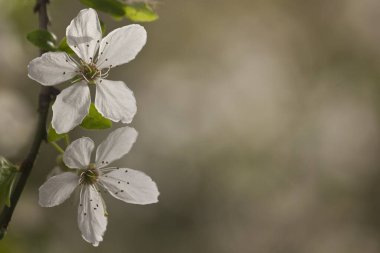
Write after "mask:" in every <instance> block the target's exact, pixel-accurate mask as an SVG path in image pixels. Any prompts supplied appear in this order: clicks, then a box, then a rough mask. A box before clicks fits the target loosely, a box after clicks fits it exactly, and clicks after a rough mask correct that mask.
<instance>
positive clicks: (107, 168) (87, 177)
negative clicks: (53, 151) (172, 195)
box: [28, 8, 159, 246]
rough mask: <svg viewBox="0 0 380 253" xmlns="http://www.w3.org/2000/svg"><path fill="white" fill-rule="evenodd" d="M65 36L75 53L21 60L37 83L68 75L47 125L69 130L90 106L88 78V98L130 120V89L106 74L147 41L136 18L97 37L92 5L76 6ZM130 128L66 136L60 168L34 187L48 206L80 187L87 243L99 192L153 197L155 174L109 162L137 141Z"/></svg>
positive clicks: (101, 213) (98, 234)
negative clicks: (99, 137)
mask: <svg viewBox="0 0 380 253" xmlns="http://www.w3.org/2000/svg"><path fill="white" fill-rule="evenodd" d="M66 38H67V44H68V45H69V46H70V48H71V49H72V50H73V51H74V53H75V55H69V54H67V53H65V52H47V53H45V54H43V55H42V56H41V57H38V58H36V59H34V60H32V61H31V62H30V63H29V65H28V76H29V77H30V78H31V79H33V80H35V81H37V82H39V83H40V84H42V85H44V86H53V85H58V84H61V83H64V82H67V81H70V84H71V85H70V86H69V87H67V88H65V89H63V90H62V91H61V92H60V94H59V95H58V96H57V97H56V100H55V102H54V104H53V106H52V110H53V118H52V127H53V128H54V129H55V131H56V132H57V133H58V134H62V133H68V132H69V131H71V130H72V129H74V128H75V127H76V126H78V125H79V124H81V122H82V121H83V119H84V118H85V117H86V116H87V114H88V113H89V109H90V106H91V94H90V86H94V87H95V90H96V93H95V99H94V106H95V108H96V109H97V111H98V112H99V113H100V114H101V115H102V116H103V117H104V118H107V119H110V120H111V121H114V122H122V123H125V124H129V123H131V122H132V120H133V117H134V115H135V114H136V111H137V107H136V100H135V97H134V95H133V92H132V91H131V90H130V89H129V88H128V87H127V86H126V84H125V83H124V82H122V81H111V80H108V79H107V77H108V76H109V73H110V70H111V69H112V68H114V67H117V66H119V65H121V64H124V63H128V62H129V61H131V60H133V59H134V58H135V57H136V55H137V54H138V53H139V52H140V50H141V49H142V48H143V46H144V45H145V43H146V39H147V34H146V31H145V29H144V27H142V26H140V25H136V24H133V25H127V26H124V27H121V28H118V29H115V30H114V31H112V32H110V33H109V34H108V35H107V36H105V37H104V38H102V30H101V26H100V22H99V19H98V15H97V13H96V11H95V10H93V9H91V8H90V9H84V10H81V11H80V12H79V14H78V15H77V17H75V18H74V19H73V20H72V21H71V23H70V25H69V26H68V27H67V29H66ZM136 138H137V131H136V130H135V129H134V128H132V127H129V126H124V127H121V128H119V129H116V130H115V131H113V132H112V133H110V134H109V136H108V137H107V138H106V139H105V140H104V141H103V142H102V143H101V144H100V145H99V146H98V147H97V149H96V154H95V162H91V154H92V152H93V150H94V148H95V144H94V142H93V141H92V140H91V139H90V138H88V137H82V138H80V139H77V140H75V141H73V142H72V143H71V144H70V145H68V147H67V148H66V150H65V151H64V154H63V162H64V164H65V166H66V167H68V168H69V170H68V171H67V172H63V173H60V174H58V175H55V176H52V177H50V178H48V180H47V181H46V182H45V183H44V184H43V185H42V186H41V187H40V189H39V204H40V205H41V206H43V207H53V206H56V205H59V204H61V203H63V202H64V201H65V200H66V199H68V198H69V197H70V195H71V194H72V193H73V192H74V190H75V189H77V188H78V189H79V191H80V198H79V204H78V205H79V207H78V226H79V229H80V231H81V233H82V237H83V239H84V240H86V241H87V242H89V243H91V244H92V245H94V246H98V245H99V242H101V241H102V240H103V235H104V233H105V231H106V226H107V217H108V212H107V209H106V205H105V202H104V200H103V198H102V195H101V193H102V192H107V193H109V194H110V195H111V196H113V197H115V198H117V199H119V200H122V201H124V202H127V203H132V204H141V205H145V204H151V203H156V202H158V196H159V191H158V189H157V186H156V184H155V182H154V181H153V180H152V179H151V178H150V177H149V176H147V175H146V174H144V173H143V172H140V171H137V170H133V169H129V168H120V167H115V166H111V163H112V162H114V161H115V160H118V159H120V158H121V157H123V156H124V155H126V154H127V153H128V152H129V151H130V149H131V148H132V145H133V144H134V142H135V141H136Z"/></svg>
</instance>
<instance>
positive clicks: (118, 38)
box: [97, 25, 147, 69]
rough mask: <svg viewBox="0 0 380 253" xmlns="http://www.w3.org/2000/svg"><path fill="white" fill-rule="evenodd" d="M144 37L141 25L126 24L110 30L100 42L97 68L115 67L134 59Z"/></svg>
mask: <svg viewBox="0 0 380 253" xmlns="http://www.w3.org/2000/svg"><path fill="white" fill-rule="evenodd" d="M146 37H147V36H146V31H145V29H144V27H142V26H141V25H127V26H123V27H121V28H117V29H115V30H113V31H112V32H110V33H109V34H108V35H107V36H106V37H104V38H103V40H102V41H101V42H100V47H99V57H98V62H97V65H98V67H99V69H103V68H108V67H115V66H118V65H121V64H124V63H127V62H130V61H131V60H133V59H135V57H136V55H137V54H138V53H139V52H140V50H141V49H142V48H143V46H144V45H145V43H146Z"/></svg>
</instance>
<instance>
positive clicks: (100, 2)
mask: <svg viewBox="0 0 380 253" xmlns="http://www.w3.org/2000/svg"><path fill="white" fill-rule="evenodd" d="M80 2H81V3H82V4H84V5H87V6H88V7H91V8H94V9H96V10H98V11H103V12H105V13H108V14H111V15H112V16H114V17H123V16H124V15H125V10H124V5H123V4H122V3H121V2H119V1H117V0H80Z"/></svg>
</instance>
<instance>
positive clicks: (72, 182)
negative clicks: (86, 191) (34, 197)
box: [39, 172, 79, 207]
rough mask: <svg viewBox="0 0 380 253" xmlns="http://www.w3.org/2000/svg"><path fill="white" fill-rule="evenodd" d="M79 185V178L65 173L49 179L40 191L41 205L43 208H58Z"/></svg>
mask: <svg viewBox="0 0 380 253" xmlns="http://www.w3.org/2000/svg"><path fill="white" fill-rule="evenodd" d="M78 185H79V176H78V175H77V174H75V173H72V172H65V173H62V174H59V175H57V176H53V177H51V178H49V179H48V180H47V181H46V182H45V183H44V184H43V185H42V186H41V187H40V189H39V204H40V205H41V206H43V207H52V206H57V205H59V204H61V203H63V202H64V201H65V200H66V199H68V198H69V197H70V195H71V193H72V192H73V191H74V189H75V188H76V187H77V186H78Z"/></svg>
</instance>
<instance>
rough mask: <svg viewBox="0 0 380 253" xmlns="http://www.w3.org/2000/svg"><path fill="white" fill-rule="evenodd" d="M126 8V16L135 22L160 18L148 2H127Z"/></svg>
mask: <svg viewBox="0 0 380 253" xmlns="http://www.w3.org/2000/svg"><path fill="white" fill-rule="evenodd" d="M124 9H125V16H126V17H127V18H128V19H129V20H131V21H134V22H152V21H155V20H156V19H158V15H157V13H155V12H154V10H153V8H152V7H151V6H150V5H149V4H147V3H133V4H127V5H126V6H125V7H124Z"/></svg>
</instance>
